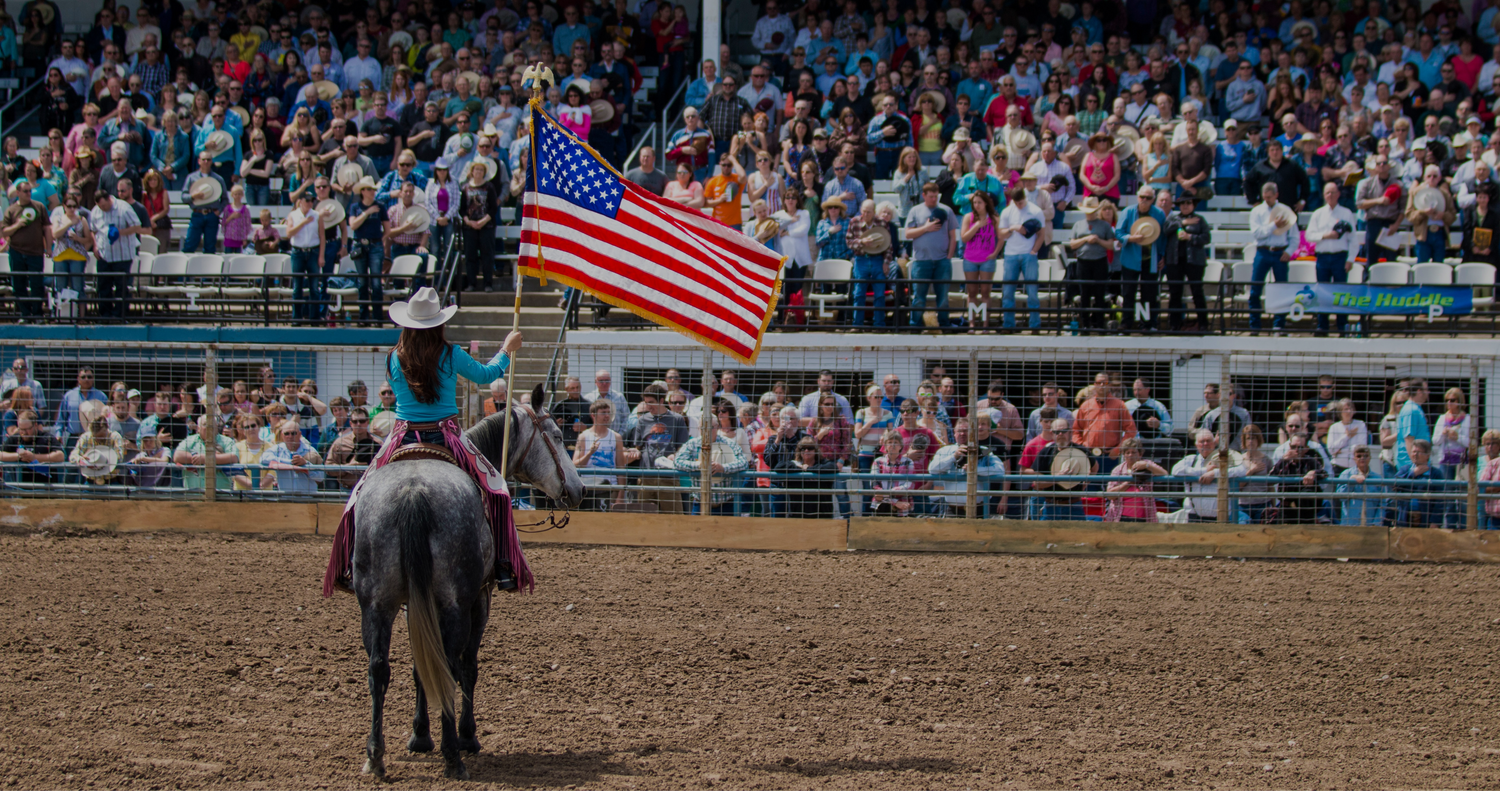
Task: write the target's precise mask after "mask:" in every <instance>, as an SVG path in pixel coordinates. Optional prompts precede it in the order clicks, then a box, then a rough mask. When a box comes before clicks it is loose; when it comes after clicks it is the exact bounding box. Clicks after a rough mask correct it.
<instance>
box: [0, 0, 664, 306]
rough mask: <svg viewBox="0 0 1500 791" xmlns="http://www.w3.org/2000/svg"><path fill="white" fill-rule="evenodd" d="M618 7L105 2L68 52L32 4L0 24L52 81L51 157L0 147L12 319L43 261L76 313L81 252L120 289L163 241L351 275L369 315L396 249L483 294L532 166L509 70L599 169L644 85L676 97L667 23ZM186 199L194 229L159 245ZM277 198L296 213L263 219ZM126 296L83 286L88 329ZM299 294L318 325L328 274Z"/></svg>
mask: <svg viewBox="0 0 1500 791" xmlns="http://www.w3.org/2000/svg"><path fill="white" fill-rule="evenodd" d="M629 5H631V6H633V8H631V9H629V10H628V9H627V3H625V2H614V3H608V4H603V5H601V4H599V3H596V2H593V1H592V0H590V1H589V2H582V3H567V4H564V5H563V6H561V7H559V6H556V5H553V4H550V3H542V2H524V3H523V2H520V0H495V1H494V2H493V3H485V4H484V5H479V4H476V3H475V2H474V0H468V1H467V2H462V3H450V2H446V1H444V2H423V3H416V2H405V0H402V1H401V2H392V1H391V0H368V2H356V3H352V4H341V5H337V6H334V7H329V8H326V9H325V7H322V6H318V5H302V4H292V5H287V4H281V3H271V2H261V1H257V0H251V1H248V2H233V1H231V2H218V3H207V4H193V3H181V2H178V0H165V1H163V0H146V1H145V2H142V3H141V4H140V5H139V6H137V7H135V8H134V9H132V8H130V7H129V6H126V5H123V4H117V3H115V2H113V0H108V1H107V2H105V3H104V4H103V6H102V7H101V8H99V9H98V10H97V12H95V14H94V18H93V25H92V26H91V28H90V29H89V31H88V32H87V33H86V34H84V35H81V36H75V35H71V34H68V35H64V33H63V27H62V23H61V13H60V11H59V9H58V8H57V6H56V4H55V3H53V2H51V0H32V2H27V3H26V4H25V6H24V8H23V9H22V14H21V16H22V18H21V20H20V28H19V29H18V27H17V23H16V21H15V20H13V19H11V18H10V17H9V16H7V15H4V13H3V10H0V62H4V63H8V64H13V65H14V64H19V65H21V66H23V67H24V68H27V69H30V70H33V72H34V74H35V75H36V76H37V77H41V78H43V79H44V80H45V82H44V85H43V87H42V89H41V90H42V96H41V99H40V101H41V120H42V128H43V129H45V130H47V145H46V146H44V147H42V148H40V149H39V150H36V151H35V152H34V154H31V155H29V156H26V157H23V156H22V155H21V145H20V141H19V140H17V139H15V138H14V137H9V138H6V139H5V140H4V143H3V150H0V195H3V197H0V212H3V216H4V220H3V224H0V237H3V238H4V240H5V241H4V244H5V245H6V246H7V248H8V250H9V252H10V254H11V256H10V266H11V270H12V272H13V273H14V276H13V281H14V284H15V285H14V287H15V290H16V293H17V297H18V298H19V300H20V302H19V305H20V308H21V312H22V313H23V314H24V316H25V318H34V317H36V316H39V315H40V314H41V311H42V306H43V301H44V297H45V294H44V292H43V291H42V288H43V282H42V275H41V273H42V262H43V258H44V257H51V258H52V259H53V261H54V271H56V272H59V273H63V274H66V275H68V276H69V277H67V278H63V279H62V280H61V281H59V282H58V283H56V284H55V285H56V287H57V290H58V291H61V290H62V289H65V288H71V289H72V290H73V292H74V295H75V298H76V295H81V294H83V292H84V271H85V261H86V259H87V257H88V256H89V254H90V253H92V254H93V255H94V256H95V257H96V258H97V260H98V262H99V266H98V270H97V271H98V272H99V273H100V274H101V275H111V274H123V273H125V272H128V271H129V269H128V265H129V261H130V260H131V259H132V258H134V257H135V255H136V251H137V249H138V246H139V239H140V238H141V237H143V236H147V235H154V236H156V237H157V239H158V240H159V247H158V249H159V251H161V252H166V251H168V250H171V249H174V246H173V245H174V241H177V240H180V241H181V250H182V251H183V252H198V251H203V252H207V253H215V252H219V251H221V250H222V251H225V252H228V253H237V252H241V251H244V252H256V253H267V252H276V251H278V250H280V251H286V252H290V253H292V255H293V261H292V265H293V274H318V273H321V274H324V275H348V274H351V273H352V274H355V275H357V276H358V277H357V281H358V282H357V285H358V287H359V288H360V292H361V293H360V300H361V304H362V310H363V307H364V306H366V305H368V306H369V307H372V308H374V315H375V317H376V318H378V317H379V307H378V306H379V304H380V300H381V295H380V291H379V286H380V279H379V278H378V277H376V276H378V275H380V274H381V273H389V271H390V267H391V263H392V261H393V259H394V258H395V257H396V256H400V255H402V254H409V253H416V254H425V253H428V252H429V251H430V252H434V253H435V252H437V251H439V250H443V249H446V247H447V246H448V245H449V244H450V243H451V244H453V245H460V246H461V249H462V252H463V253H464V256H463V259H464V261H465V262H466V265H465V269H464V272H463V274H462V276H461V277H460V278H459V281H458V286H459V287H460V288H465V289H479V288H483V289H485V290H489V289H491V288H492V287H493V280H494V277H495V275H496V271H495V270H496V264H497V257H496V255H497V252H503V251H500V250H498V249H497V247H496V244H497V241H496V239H495V235H496V234H495V231H496V226H497V224H498V223H499V220H500V216H501V211H500V209H501V207H502V206H503V205H505V204H507V203H509V202H511V201H512V200H513V196H515V195H517V194H519V193H520V191H521V189H522V184H523V183H524V174H525V170H526V167H527V165H528V164H529V161H530V157H529V156H528V155H527V152H528V146H529V137H528V134H527V124H526V120H525V119H524V118H523V116H524V114H525V113H524V107H525V103H526V100H527V98H528V93H529V87H530V86H529V83H528V84H526V85H523V84H522V76H521V73H522V71H523V70H524V68H525V67H526V66H527V65H528V64H530V63H535V62H537V61H544V62H545V63H547V64H548V65H549V66H551V68H552V69H553V72H554V73H555V74H556V76H557V79H558V85H556V86H553V87H552V88H551V89H550V90H549V91H548V93H547V101H546V108H547V110H548V112H550V113H552V114H553V115H555V116H556V117H558V118H559V119H560V120H561V121H562V122H563V123H564V124H566V125H567V126H568V127H569V128H570V129H572V130H573V131H574V132H575V133H577V134H579V135H580V136H581V137H583V138H584V139H586V140H587V141H588V142H589V144H590V145H591V146H593V147H594V148H595V149H596V150H597V151H599V152H600V153H601V154H602V155H603V156H605V157H606V158H607V159H609V160H610V161H611V162H612V163H614V164H615V165H621V164H623V160H624V157H625V156H627V155H628V153H629V147H630V144H631V141H632V140H633V135H634V131H633V126H632V123H631V120H630V119H631V117H632V113H633V110H634V105H635V101H636V100H635V96H636V93H637V91H639V90H640V89H641V88H642V86H643V83H644V79H643V77H642V72H641V68H642V67H647V66H649V67H654V68H657V69H659V70H660V69H665V70H666V72H665V74H667V75H668V76H666V77H664V80H667V81H666V82H664V84H669V85H674V87H675V83H672V82H670V79H672V78H671V77H670V75H671V74H676V73H678V72H683V73H685V71H686V67H685V65H684V64H685V61H684V59H683V58H684V52H685V50H686V46H687V44H688V42H689V35H690V29H689V26H688V23H687V18H686V13H685V10H684V8H683V7H682V6H681V5H675V6H674V5H673V4H671V3H666V2H657V0H648V2H645V3H639V4H629ZM18 41H19V46H18ZM471 174H472V175H471ZM273 186H274V187H275V188H274V189H273ZM404 189H410V190H411V192H410V193H406V192H403V190H404ZM179 201H180V202H181V203H183V204H186V205H187V206H188V207H189V208H190V214H189V223H188V226H187V228H186V232H185V234H184V233H183V231H182V229H181V228H180V227H179V229H178V234H177V236H176V237H174V236H173V228H172V217H171V214H172V209H173V207H174V204H175V203H177V202H179ZM307 201H310V203H306V202H307ZM277 205H285V206H294V207H297V208H296V209H295V210H294V211H293V212H292V213H291V215H289V216H286V217H285V218H283V215H284V214H285V212H280V211H278V212H277V213H276V216H275V222H274V223H273V221H272V212H271V211H269V210H268V209H266V208H265V207H270V206H277ZM413 205H415V206H417V207H418V208H422V209H425V210H426V218H425V219H423V218H417V219H413V215H412V214H410V213H409V212H408V211H407V209H408V207H411V206H413ZM375 207H378V209H376V208H375ZM314 209H316V211H314ZM367 215H369V216H368V217H367ZM283 219H285V220H286V222H285V223H284V224H283V222H282V220H283ZM179 224H180V221H179ZM346 257H347V258H349V259H352V266H351V265H349V264H346V265H345V268H344V269H340V268H339V265H340V262H341V260H343V259H345V258H346ZM499 260H500V261H501V262H503V261H504V260H505V259H499ZM501 266H502V271H500V272H499V275H500V277H501V282H504V279H505V277H506V276H507V275H506V273H505V272H504V271H503V263H501ZM372 273H373V276H372ZM122 280H124V278H117V277H108V276H105V277H101V278H100V279H99V283H98V286H99V290H98V295H99V299H100V308H99V313H100V315H102V316H109V315H119V313H120V312H121V311H123V309H124V305H125V302H124V300H125V299H126V298H127V293H126V291H125V289H124V288H123V287H122V288H121V289H120V290H119V291H118V292H117V291H116V290H115V289H114V288H113V286H114V284H115V282H116V281H122ZM303 280H304V278H296V280H295V282H296V283H297V291H298V292H299V293H298V295H296V297H294V298H295V299H296V300H297V301H298V302H299V303H300V302H303V300H304V298H306V299H307V301H308V307H307V310H308V311H310V312H311V313H313V314H321V312H322V311H323V308H322V300H321V295H322V290H323V289H324V288H325V287H326V284H325V279H323V278H307V281H308V282H307V283H306V285H307V286H308V287H309V288H310V289H311V293H310V294H308V295H306V297H304V295H303V294H302V293H300V292H302V290H303V285H304V284H303ZM338 285H342V286H344V287H353V286H354V285H356V284H354V283H351V284H338ZM372 288H373V289H374V293H373V294H372V293H371V289H372ZM370 313H371V311H369V310H364V311H363V313H362V315H361V319H365V320H368V319H369V318H370V317H371V316H370ZM320 317H321V315H310V316H308V315H299V316H298V318H313V319H316V318H320Z"/></svg>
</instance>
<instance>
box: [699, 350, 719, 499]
mask: <svg viewBox="0 0 1500 791" xmlns="http://www.w3.org/2000/svg"><path fill="white" fill-rule="evenodd" d="M698 420H699V421H700V422H701V423H702V428H703V437H702V441H703V447H702V449H701V451H702V452H700V453H699V454H698V462H699V464H700V467H699V471H700V473H699V474H700V475H701V477H702V478H703V480H701V481H699V482H698V513H700V514H703V515H704V516H708V515H710V514H712V513H713V510H714V505H713V497H712V495H713V480H714V479H713V464H714V443H713V438H714V434H715V433H717V431H718V418H717V416H716V415H714V360H713V352H711V351H709V350H707V349H704V350H703V408H702V409H700V410H699V411H698Z"/></svg>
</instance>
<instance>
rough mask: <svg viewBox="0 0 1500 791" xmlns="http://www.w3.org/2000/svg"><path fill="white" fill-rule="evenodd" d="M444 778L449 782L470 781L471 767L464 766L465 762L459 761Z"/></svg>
mask: <svg viewBox="0 0 1500 791" xmlns="http://www.w3.org/2000/svg"><path fill="white" fill-rule="evenodd" d="M443 776H444V777H446V778H448V779H449V780H468V779H469V767H467V766H464V762H463V761H457V762H455V763H454V764H453V765H452V766H450V767H448V769H447V770H446V771H444V772H443Z"/></svg>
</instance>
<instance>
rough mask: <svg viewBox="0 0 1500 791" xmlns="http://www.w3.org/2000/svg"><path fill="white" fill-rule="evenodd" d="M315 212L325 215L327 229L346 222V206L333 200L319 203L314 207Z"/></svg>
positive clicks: (324, 222)
mask: <svg viewBox="0 0 1500 791" xmlns="http://www.w3.org/2000/svg"><path fill="white" fill-rule="evenodd" d="M313 211H316V212H317V213H319V214H321V215H323V225H324V227H326V228H332V227H334V226H336V225H338V224H339V223H341V222H343V221H344V216H345V215H344V204H342V203H339V202H338V201H336V200H334V199H333V198H328V199H327V200H323V201H319V202H318V204H317V205H316V206H314V207H313Z"/></svg>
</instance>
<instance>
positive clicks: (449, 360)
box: [386, 344, 510, 423]
mask: <svg viewBox="0 0 1500 791" xmlns="http://www.w3.org/2000/svg"><path fill="white" fill-rule="evenodd" d="M448 352H449V353H448V354H447V355H445V357H444V359H443V361H442V363H441V364H440V365H439V366H438V394H437V400H436V401H433V402H432V403H430V404H424V403H422V402H421V401H418V400H417V397H416V396H415V395H414V394H412V391H411V387H410V386H409V385H407V383H406V376H405V374H403V373H401V358H400V356H399V352H395V351H393V352H391V355H390V357H389V358H388V362H387V370H386V376H387V377H388V378H389V379H390V382H391V390H392V391H394V392H395V393H396V419H397V420H405V421H406V422H408V423H435V422H437V421H439V420H442V419H443V418H445V417H449V416H451V415H456V414H458V407H457V405H456V402H455V396H454V393H455V392H456V386H457V383H458V377H460V376H462V377H463V378H465V379H467V380H469V381H471V382H475V383H477V384H482V385H488V384H489V383H490V382H493V381H495V380H496V379H499V378H500V377H502V376H504V375H505V371H506V369H507V368H510V355H508V354H506V353H505V352H500V353H498V354H496V355H495V356H494V357H493V358H491V359H490V361H489V362H488V363H480V362H479V361H478V360H475V359H474V358H473V357H470V356H469V353H468V352H466V351H464V350H463V349H462V348H461V347H460V346H458V344H449V348H448Z"/></svg>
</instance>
